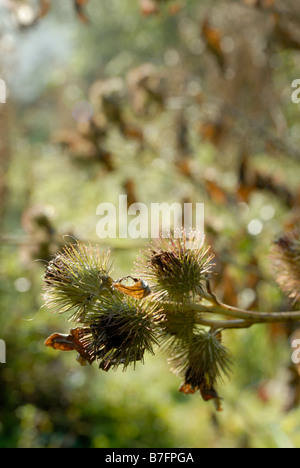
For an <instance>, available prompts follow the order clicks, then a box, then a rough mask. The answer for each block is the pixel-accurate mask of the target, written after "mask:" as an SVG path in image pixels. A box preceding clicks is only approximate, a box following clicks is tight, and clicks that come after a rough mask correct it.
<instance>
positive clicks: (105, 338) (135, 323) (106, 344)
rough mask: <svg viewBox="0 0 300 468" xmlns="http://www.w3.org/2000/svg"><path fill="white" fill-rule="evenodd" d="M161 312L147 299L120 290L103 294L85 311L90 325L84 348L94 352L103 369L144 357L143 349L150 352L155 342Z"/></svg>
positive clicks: (134, 362)
mask: <svg viewBox="0 0 300 468" xmlns="http://www.w3.org/2000/svg"><path fill="white" fill-rule="evenodd" d="M161 319H162V315H161V313H160V310H158V308H157V307H156V306H155V305H149V304H148V302H147V300H142V301H139V300H137V299H134V298H132V297H129V296H124V295H122V294H120V293H119V292H114V293H113V295H111V296H109V297H103V298H102V300H101V302H100V303H98V304H97V305H95V307H94V308H91V309H90V310H89V313H88V314H86V315H85V319H84V322H85V323H86V324H87V325H88V326H89V330H87V329H86V333H85V340H84V342H85V349H86V352H87V353H89V354H93V355H94V356H95V357H96V359H97V360H98V361H99V363H100V364H99V365H100V367H101V368H102V369H104V370H109V369H110V367H114V368H117V367H118V366H119V365H123V367H124V369H126V368H127V367H128V365H129V364H131V363H133V364H134V366H135V364H136V362H137V361H143V358H144V353H145V351H147V352H150V353H152V354H153V348H154V345H156V344H157V337H156V333H157V330H156V327H157V325H158V324H159V323H160V321H161Z"/></svg>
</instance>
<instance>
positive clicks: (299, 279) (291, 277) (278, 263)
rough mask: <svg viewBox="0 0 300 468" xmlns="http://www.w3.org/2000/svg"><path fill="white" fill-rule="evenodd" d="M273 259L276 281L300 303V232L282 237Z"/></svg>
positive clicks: (294, 301)
mask: <svg viewBox="0 0 300 468" xmlns="http://www.w3.org/2000/svg"><path fill="white" fill-rule="evenodd" d="M271 259H272V263H273V267H274V274H275V279H276V281H277V283H278V285H279V286H280V288H281V290H282V291H283V292H284V293H285V294H286V295H287V296H288V297H289V298H290V299H291V300H292V302H293V304H294V305H296V304H299V303H300V230H297V231H293V232H290V233H288V234H285V235H283V236H282V237H280V238H279V239H278V240H277V241H276V242H275V245H274V247H273V250H272V254H271Z"/></svg>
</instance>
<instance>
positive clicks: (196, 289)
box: [136, 230, 214, 303]
mask: <svg viewBox="0 0 300 468" xmlns="http://www.w3.org/2000/svg"><path fill="white" fill-rule="evenodd" d="M213 258H214V256H213V255H212V254H211V253H210V247H208V246H206V245H205V243H204V238H203V237H202V240H201V241H199V242H198V244H197V243H193V242H190V237H189V236H187V235H186V233H185V231H184V230H183V231H181V233H180V235H179V234H178V233H175V235H174V234H173V235H171V237H170V238H164V237H160V238H159V239H155V240H153V242H152V243H150V244H149V245H148V246H147V248H146V249H145V250H144V251H143V252H142V254H141V256H140V257H139V258H138V260H137V262H136V272H137V273H138V274H139V275H140V276H141V277H142V278H143V279H145V280H146V281H147V283H148V284H149V286H150V287H151V290H152V291H153V293H154V294H156V296H157V297H158V298H159V299H164V300H171V301H175V302H179V303H181V302H184V301H187V300H190V299H194V298H197V297H198V298H199V297H201V296H202V294H203V291H204V285H205V282H206V280H207V278H208V277H209V275H210V274H211V271H212V263H211V262H212V259H213Z"/></svg>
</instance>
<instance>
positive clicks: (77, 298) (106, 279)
mask: <svg viewBox="0 0 300 468" xmlns="http://www.w3.org/2000/svg"><path fill="white" fill-rule="evenodd" d="M111 271H112V267H111V263H110V252H109V251H108V252H103V251H101V250H100V249H99V248H97V247H93V246H92V245H90V244H82V243H77V244H76V245H75V244H72V245H70V246H66V247H64V249H63V250H62V252H61V253H59V254H58V255H57V256H56V257H55V258H54V259H53V260H52V261H50V262H49V264H48V266H47V268H46V272H45V275H44V296H43V297H44V301H45V304H46V306H47V307H48V308H50V309H52V310H54V311H55V312H60V313H64V312H72V316H71V318H72V319H76V320H77V321H79V322H80V321H81V319H82V318H83V317H84V316H85V313H86V310H87V307H88V305H89V304H90V303H93V302H95V301H97V300H98V299H99V297H102V296H105V295H107V294H109V293H110V289H111V287H112V279H111V277H110V273H111Z"/></svg>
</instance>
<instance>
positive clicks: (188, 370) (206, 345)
mask: <svg viewBox="0 0 300 468" xmlns="http://www.w3.org/2000/svg"><path fill="white" fill-rule="evenodd" d="M170 361H171V362H173V364H174V365H173V368H172V370H173V372H175V373H176V374H177V375H182V376H184V382H183V383H182V385H181V387H180V389H179V390H180V391H181V392H183V393H186V394H189V393H195V392H196V391H198V390H199V391H200V394H201V396H202V398H203V399H204V400H205V401H208V400H212V399H213V400H215V403H216V405H217V407H218V408H220V398H219V396H218V394H217V392H216V390H215V385H216V383H217V381H218V380H219V379H221V378H222V376H223V375H228V374H229V372H230V367H231V357H230V354H229V352H228V351H227V349H226V348H225V347H224V346H223V345H222V343H221V340H220V336H219V335H216V334H213V333H207V332H205V331H204V330H200V331H199V332H198V333H197V332H196V333H195V334H194V336H193V338H192V339H191V340H190V343H189V344H187V343H184V342H181V343H180V346H179V347H178V350H177V351H176V348H174V350H173V356H171V358H170Z"/></svg>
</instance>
